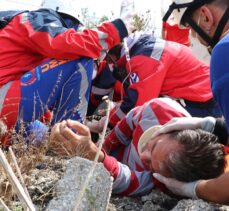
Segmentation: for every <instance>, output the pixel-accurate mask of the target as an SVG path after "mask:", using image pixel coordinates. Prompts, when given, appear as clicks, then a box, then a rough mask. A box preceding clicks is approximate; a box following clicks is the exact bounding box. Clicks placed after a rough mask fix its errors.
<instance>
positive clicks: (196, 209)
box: [172, 199, 229, 211]
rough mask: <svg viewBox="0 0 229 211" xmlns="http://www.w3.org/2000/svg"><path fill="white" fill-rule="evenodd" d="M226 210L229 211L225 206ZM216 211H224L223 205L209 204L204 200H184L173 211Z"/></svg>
mask: <svg viewBox="0 0 229 211" xmlns="http://www.w3.org/2000/svg"><path fill="white" fill-rule="evenodd" d="M224 208H225V210H229V209H228V208H227V207H226V206H224ZM203 210H204V211H215V210H222V206H221V205H216V204H211V203H207V202H205V201H203V200H191V199H186V200H185V199H184V200H181V201H179V203H178V204H177V206H176V207H174V208H173V209H172V211H203Z"/></svg>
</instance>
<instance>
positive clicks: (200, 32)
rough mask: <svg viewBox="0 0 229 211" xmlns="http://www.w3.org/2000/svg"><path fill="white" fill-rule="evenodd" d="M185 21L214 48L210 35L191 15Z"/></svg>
mask: <svg viewBox="0 0 229 211" xmlns="http://www.w3.org/2000/svg"><path fill="white" fill-rule="evenodd" d="M185 20H186V22H187V23H188V24H189V25H190V26H191V27H192V28H193V29H194V31H196V32H197V33H198V34H199V35H200V36H201V38H202V39H204V40H205V41H206V42H207V43H209V45H211V46H212V45H213V44H214V43H213V40H212V38H211V37H209V35H208V34H207V33H206V32H205V31H204V30H203V29H201V28H200V27H199V26H198V25H197V24H196V23H195V22H194V21H193V19H192V17H191V16H190V15H187V16H186V17H185Z"/></svg>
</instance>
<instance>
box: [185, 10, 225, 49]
mask: <svg viewBox="0 0 229 211" xmlns="http://www.w3.org/2000/svg"><path fill="white" fill-rule="evenodd" d="M228 19H229V7H228V8H227V9H226V11H225V13H224V15H223V16H222V18H221V20H220V22H219V24H218V26H217V28H216V31H215V34H214V36H213V37H212V38H211V37H210V36H209V35H208V34H207V33H206V32H205V31H204V30H203V29H201V28H200V27H199V26H198V25H197V24H196V23H195V22H194V21H193V19H192V17H191V15H186V16H185V21H186V22H187V23H188V24H189V25H190V26H191V27H192V28H193V29H194V30H195V31H196V32H197V33H198V34H199V36H200V37H201V38H202V39H203V40H204V41H206V42H207V43H208V44H209V45H210V46H211V48H214V46H215V45H216V44H217V42H219V40H220V37H221V35H222V32H223V30H224V28H225V25H226V24H227V21H228Z"/></svg>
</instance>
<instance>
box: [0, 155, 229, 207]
mask: <svg viewBox="0 0 229 211" xmlns="http://www.w3.org/2000/svg"><path fill="white" fill-rule="evenodd" d="M67 162H68V161H67V160H66V159H60V158H57V157H50V156H45V157H44V158H43V159H42V160H40V161H38V162H37V163H36V165H35V166H34V167H33V169H31V170H30V171H29V174H28V175H27V177H26V183H27V187H28V190H29V193H30V195H31V198H32V201H33V203H34V204H36V207H37V210H45V209H46V207H47V204H48V202H49V201H50V200H51V199H52V198H53V197H55V196H56V195H57V194H58V193H56V192H55V185H56V183H57V181H58V180H59V179H60V178H61V177H62V176H63V174H64V172H65V170H66V163H67ZM0 182H1V183H0V184H3V183H4V180H3V178H1V176H0ZM4 193H5V198H4V197H3V198H2V199H3V200H4V201H7V203H8V205H9V207H10V208H11V209H12V210H17V211H19V210H22V209H21V208H20V204H19V203H18V202H17V201H16V200H15V199H14V200H13V198H11V199H10V200H9V198H8V200H7V197H6V192H4ZM3 195H4V194H3V189H1V196H3ZM8 197H9V196H8ZM0 210H1V207H0ZM108 210H109V211H124V210H125V211H137V210H144V211H150V210H155V211H159V210H160V211H167V210H173V211H181V210H187V211H189V210H190V211H191V210H193V211H198V210H209V211H210V210H212V211H213V210H221V211H223V210H229V207H226V206H220V205H215V204H209V203H206V202H203V201H202V200H178V199H176V198H171V197H170V196H168V195H166V194H164V193H162V192H160V191H158V190H153V191H152V193H150V194H149V195H147V196H144V197H139V198H130V197H118V196H112V197H111V200H110V203H109V206H108Z"/></svg>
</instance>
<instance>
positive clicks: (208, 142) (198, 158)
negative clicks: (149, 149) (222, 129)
mask: <svg viewBox="0 0 229 211" xmlns="http://www.w3.org/2000/svg"><path fill="white" fill-rule="evenodd" d="M169 135H170V137H171V138H172V139H173V140H174V141H177V142H178V143H179V145H181V147H180V149H178V150H177V151H174V152H171V154H170V155H169V156H168V159H166V160H165V161H164V162H163V163H162V164H165V165H162V166H164V167H166V168H167V169H168V170H169V172H170V174H171V177H173V178H176V179H178V180H180V181H184V182H190V181H195V180H199V179H210V178H215V177H217V176H219V175H220V174H222V173H223V172H224V168H225V165H226V161H225V157H224V156H225V152H224V147H223V145H221V144H220V143H218V138H217V137H216V136H215V135H213V134H211V133H208V132H205V131H203V130H199V129H198V130H183V131H175V132H172V133H170V134H169Z"/></svg>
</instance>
